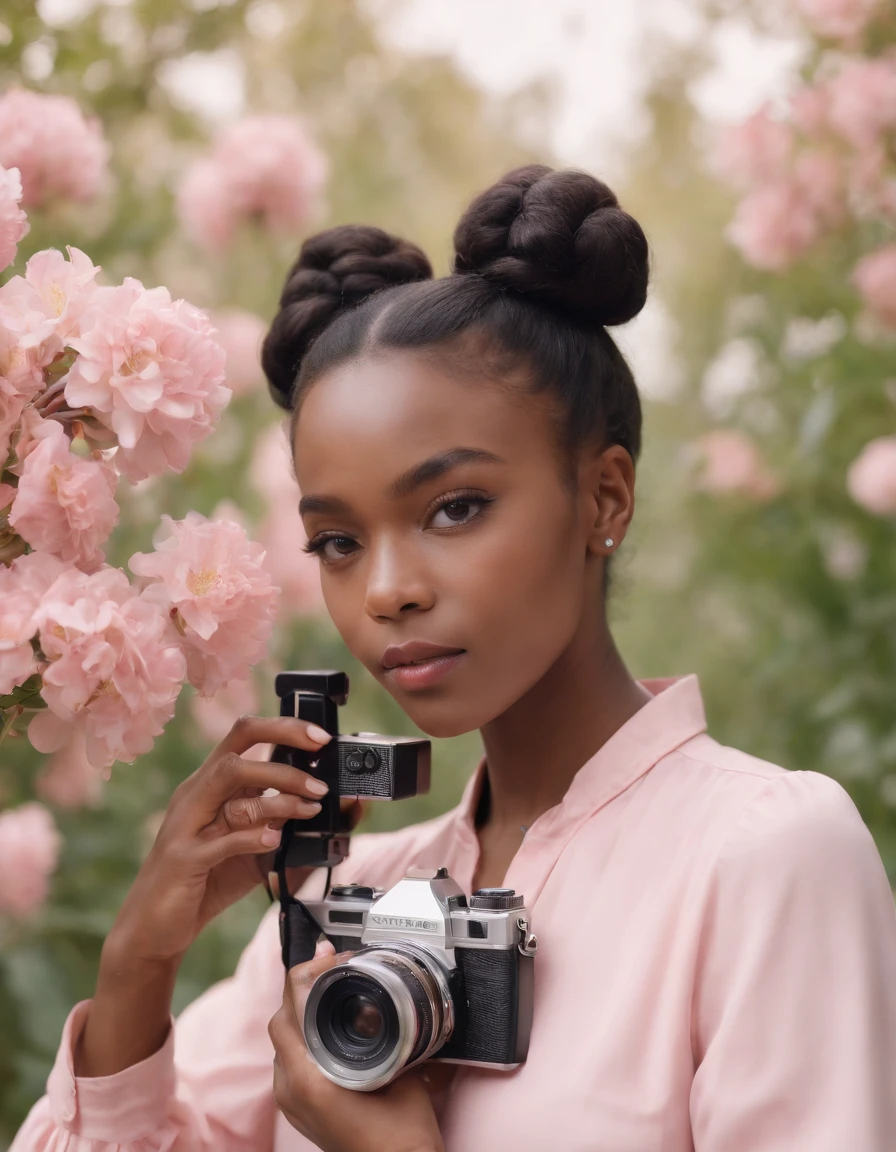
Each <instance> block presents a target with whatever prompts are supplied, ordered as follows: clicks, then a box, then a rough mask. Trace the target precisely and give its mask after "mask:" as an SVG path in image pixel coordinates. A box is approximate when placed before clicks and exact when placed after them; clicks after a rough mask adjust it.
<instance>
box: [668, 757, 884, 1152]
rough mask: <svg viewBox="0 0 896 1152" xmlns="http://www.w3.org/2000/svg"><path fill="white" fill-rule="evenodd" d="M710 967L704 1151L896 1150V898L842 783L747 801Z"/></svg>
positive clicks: (803, 785)
mask: <svg viewBox="0 0 896 1152" xmlns="http://www.w3.org/2000/svg"><path fill="white" fill-rule="evenodd" d="M698 973H699V976H698V980H697V984H696V987H695V989H694V1004H693V1017H692V1028H693V1043H694V1051H695V1058H696V1061H697V1068H696V1073H695V1076H694V1080H693V1084H692V1089H691V1098H690V1110H691V1124H692V1128H693V1134H694V1146H695V1150H696V1152H794V1150H795V1149H807V1150H808V1149H811V1150H812V1152H843V1150H844V1149H846V1148H856V1149H858V1148H861V1149H862V1152H892V1150H893V1149H894V1148H896V909H894V904H893V894H892V892H891V890H890V886H889V884H888V882H887V877H886V874H885V872H884V869H883V866H882V864H881V860H880V857H879V855H878V853H877V849H876V847H875V845H874V841H873V840H872V838H871V835H870V834H869V832H868V830H867V828H866V827H865V825H864V824H863V822H862V820H861V817H860V816H859V814H858V812H857V811H856V808H855V806H854V805H853V803H852V801H851V800H850V799H849V797H848V796H847V794H846V793H845V792H844V791H843V789H842V788H841V787H840V785H839V784H837V783H836V782H835V781H833V780H831V779H829V778H828V777H825V776H822V775H820V774H818V773H814V772H793V773H788V774H787V775H786V776H784V777H777V778H775V779H774V780H771V781H769V783H768V785H767V787H766V788H765V789H764V791H763V792H762V794H761V795H760V796H759V797H758V798H757V800H756V801H754V802H753V803H752V804H751V805H750V806H748V808H747V809H746V810H745V811H744V813H743V814H742V816H741V818H740V819H739V820H738V822H737V826H736V827H735V828H734V829H732V831H731V833H730V835H729V838H728V841H727V844H726V847H725V849H724V851H723V852H722V855H721V858H720V860H719V864H718V868H717V871H716V874H715V876H714V878H713V882H712V892H711V897H710V902H709V907H708V914H707V920H706V925H705V933H704V937H703V940H702V942H701V955H700V958H699V962H698Z"/></svg>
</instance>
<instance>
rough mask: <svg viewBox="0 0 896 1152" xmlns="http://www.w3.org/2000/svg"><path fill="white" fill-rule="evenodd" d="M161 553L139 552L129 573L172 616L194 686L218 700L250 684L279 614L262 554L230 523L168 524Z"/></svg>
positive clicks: (193, 515)
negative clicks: (233, 687) (235, 686)
mask: <svg viewBox="0 0 896 1152" xmlns="http://www.w3.org/2000/svg"><path fill="white" fill-rule="evenodd" d="M153 544H154V546H155V551H154V552H152V553H141V552H138V553H136V554H135V555H134V556H132V557H131V559H130V562H129V566H130V569H131V571H132V572H134V573H135V574H136V575H137V576H141V577H143V580H144V583H145V587H146V592H145V595H147V596H150V597H156V598H157V599H158V600H159V602H160V603H162V604H164V605H165V606H166V607H168V608H169V615H170V617H171V620H172V621H173V624H174V627H175V628H176V630H177V633H178V634H179V636H180V637H181V644H182V647H183V650H184V654H185V656H186V660H187V676H188V679H189V681H190V683H191V684H192V685H193V686H194V687H195V688H197V689H198V690H199V691H200V693H201V694H202V695H203V696H212V695H214V693H215V692H217V691H218V690H219V689H220V688H223V687H225V686H226V685H227V684H229V683H230V682H231V681H232V680H240V679H245V678H246V676H247V675H248V671H249V666H250V665H252V664H255V663H257V662H258V661H259V660H260V659H261V658H262V656H263V655H264V653H265V649H266V646H267V642H268V640H269V638H270V634H271V631H272V629H273V624H274V617H275V615H276V611H277V598H278V591H279V590H278V589H277V588H275V587H274V585H273V582H272V581H271V578H270V575H269V574H268V572H267V571H266V569H265V567H264V549H263V548H262V546H261V545H260V544H255V543H251V542H250V541H249V540H248V539H247V538H246V534H245V532H244V531H243V529H242V528H241V527H240V526H239V525H238V524H235V523H233V521H230V520H206V519H205V517H203V516H200V515H199V513H198V512H189V513H187V517H186V519H185V520H180V521H175V520H172V519H171V518H170V517H169V516H163V517H162V525H161V527H160V528H159V530H158V532H157V533H156V536H155V538H154V540H153Z"/></svg>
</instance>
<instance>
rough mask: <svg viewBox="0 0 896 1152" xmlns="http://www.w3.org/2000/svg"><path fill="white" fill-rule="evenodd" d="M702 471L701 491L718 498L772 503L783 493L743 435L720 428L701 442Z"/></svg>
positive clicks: (700, 479)
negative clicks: (734, 496)
mask: <svg viewBox="0 0 896 1152" xmlns="http://www.w3.org/2000/svg"><path fill="white" fill-rule="evenodd" d="M697 448H698V450H699V452H700V455H701V456H702V465H703V466H702V471H701V473H700V475H699V478H698V480H697V487H698V488H699V489H700V490H702V491H704V492H712V493H714V494H716V495H719V494H727V493H738V494H740V495H743V496H749V497H751V498H752V499H754V500H760V501H764V500H770V499H772V497H774V496H775V495H777V493H778V491H779V490H780V485H779V483H778V480H777V479H776V478H775V476H773V475H772V473H771V472H770V471H769V469H768V467H767V465H766V464H765V461H764V460H763V459H762V457H761V455H760V453H759V449H758V448H757V447H756V445H755V444H754V443H753V441H752V440H751V439H750V438H749V437H748V436H745V435H744V433H743V432H738V431H736V430H735V429H726V428H719V429H716V430H715V431H713V432H707V433H706V435H704V436H701V437H700V439H699V440H698V441H697Z"/></svg>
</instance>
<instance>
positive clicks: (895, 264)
mask: <svg viewBox="0 0 896 1152" xmlns="http://www.w3.org/2000/svg"><path fill="white" fill-rule="evenodd" d="M852 278H853V283H854V284H855V285H856V287H857V288H858V290H859V292H860V293H861V294H862V298H863V299H864V301H865V304H866V305H867V307H868V309H869V311H870V312H872V313H873V314H874V315H875V316H876V317H877V318H878V320H880V322H881V323H882V324H884V325H886V327H888V328H896V244H888V245H887V246H886V247H885V248H879V249H878V250H877V251H876V252H872V253H871V254H870V255H869V256H865V257H864V258H863V259H861V260H860V261H859V263H858V264H857V265H856V269H855V271H854V272H853V276H852Z"/></svg>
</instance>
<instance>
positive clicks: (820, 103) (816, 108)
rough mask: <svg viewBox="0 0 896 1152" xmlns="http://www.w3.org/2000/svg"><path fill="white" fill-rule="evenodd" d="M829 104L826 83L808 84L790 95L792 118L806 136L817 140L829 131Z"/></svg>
mask: <svg viewBox="0 0 896 1152" xmlns="http://www.w3.org/2000/svg"><path fill="white" fill-rule="evenodd" d="M829 105H830V94H829V92H828V89H827V86H826V85H824V84H816V85H806V86H805V87H803V88H798V89H797V90H796V92H794V93H793V94H792V95H791V97H790V119H791V120H792V122H793V123H794V124H795V125H796V127H797V128H798V129H799V131H800V132H802V133H803V135H804V136H808V137H809V139H810V140H817V139H818V138H819V137H820V136H822V135H824V133H825V132H826V131H827V128H828V112H829Z"/></svg>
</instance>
